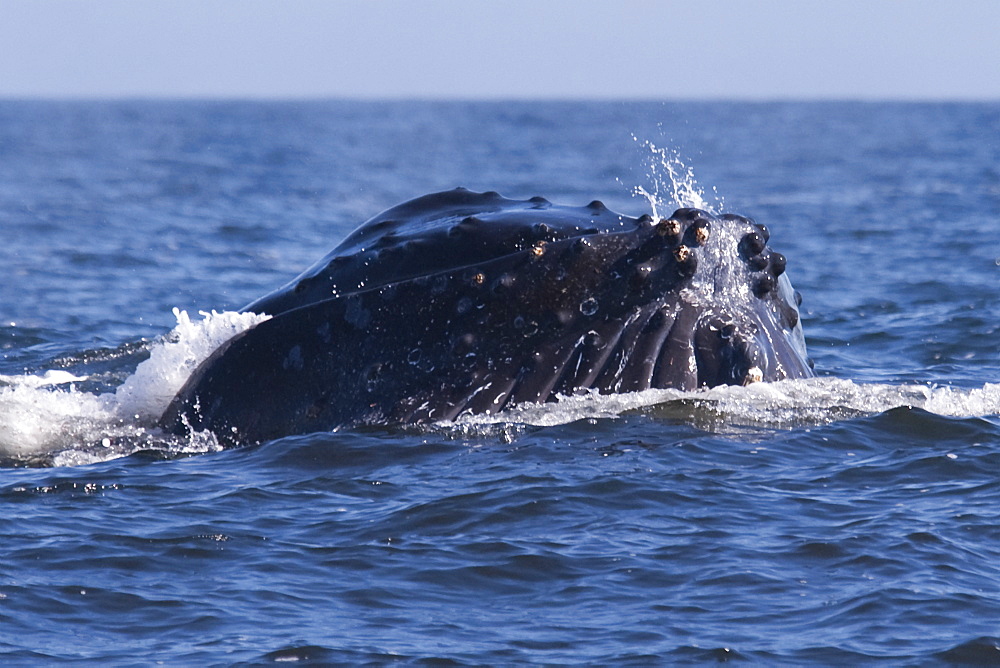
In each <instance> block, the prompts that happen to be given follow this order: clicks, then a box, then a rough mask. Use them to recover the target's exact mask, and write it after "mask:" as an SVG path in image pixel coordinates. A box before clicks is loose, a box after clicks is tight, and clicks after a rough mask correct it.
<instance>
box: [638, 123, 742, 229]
mask: <svg viewBox="0 0 1000 668" xmlns="http://www.w3.org/2000/svg"><path fill="white" fill-rule="evenodd" d="M632 141H635V142H638V141H639V138H638V137H636V136H635V135H634V134H633V135H632ZM642 146H644V147H645V148H646V149H647V151H648V152H647V153H645V156H644V157H645V161H646V166H647V170H648V171H647V176H648V178H649V188H647V187H646V186H643V185H637V186H634V187H633V188H632V195H633V196H634V197H643V198H645V200H646V201H647V202H649V206H650V209H651V210H652V216H653V218H661V217H664V216H667V215H669V214H670V213H672V212H673V211H674V210H675V209H678V208H694V209H704V210H705V211H708V212H710V213H714V214H716V215H718V214H719V213H722V210H723V208H724V206H725V202H724V200H723V198H722V197H721V196H720V195H719V194H718V192H716V190H715V188H714V187H713V188H712V195H711V196H708V195H706V193H705V189H704V188H702V187H701V186H700V185H698V181H697V180H696V179H695V177H694V170H693V169H692V168H691V167H690V166H688V165H687V164H686V163H685V162H684V160H683V159H682V158H681V155H680V152H679V151H678V150H677V149H676V148H661V147H658V146H656V145H655V144H654V143H653V142H651V141H649V140H648V139H646V140H643V141H642ZM650 189H651V190H650Z"/></svg>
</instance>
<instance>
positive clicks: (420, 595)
mask: <svg viewBox="0 0 1000 668" xmlns="http://www.w3.org/2000/svg"><path fill="white" fill-rule="evenodd" d="M456 186H464V187H467V188H470V189H473V190H480V191H485V190H497V191H499V192H500V193H501V194H503V195H505V196H507V197H514V198H528V197H531V196H534V195H542V196H544V197H546V198H548V199H549V200H551V201H553V202H558V203H561V204H570V205H582V204H586V203H587V202H590V201H591V200H593V199H601V200H602V201H604V203H605V204H607V206H608V207H609V208H611V209H614V210H617V211H621V212H623V213H628V214H630V215H639V214H642V213H654V212H656V213H659V214H660V215H665V214H669V213H670V211H672V210H673V209H674V208H676V207H677V206H682V205H685V206H686V205H692V204H696V205H700V206H703V207H705V208H709V209H711V210H713V211H717V212H722V211H733V212H737V213H741V214H744V215H749V216H752V217H754V218H755V219H756V220H758V221H759V222H761V223H764V224H766V225H767V226H768V227H769V229H770V231H771V242H770V243H771V245H772V246H773V247H774V248H775V249H776V250H778V251H780V252H781V253H783V254H784V255H785V256H787V258H788V272H787V273H788V275H789V276H790V278H791V281H792V283H793V284H794V285H795V287H796V288H797V289H798V290H799V291H800V292H801V293H802V294H803V296H804V301H803V307H802V308H803V317H802V321H803V325H804V328H805V334H806V340H807V344H808V346H809V351H810V355H811V356H812V358H813V359H814V361H815V364H816V370H817V373H818V377H817V378H815V379H809V380H798V381H784V382H780V383H760V384H754V385H751V386H749V387H745V388H744V387H731V388H717V389H713V390H705V391H699V392H690V393H680V392H669V391H663V392H659V393H657V392H654V391H650V392H646V393H638V394H631V395H619V396H607V397H599V396H580V397H572V398H566V399H565V400H563V401H560V402H557V403H553V404H546V405H542V406H526V407H521V408H518V409H516V410H514V411H511V412H510V413H507V414H502V415H499V416H492V417H488V418H486V417H484V418H469V419H465V420H462V421H459V422H458V423H454V424H452V423H449V424H436V425H427V426H420V427H383V428H364V429H355V430H344V431H338V432H335V433H319V434H308V435H301V436H294V437H288V438H283V439H279V440H275V441H271V442H267V443H262V444H259V445H253V446H247V447H243V448H236V449H229V450H222V449H221V448H219V447H218V446H217V445H216V444H215V443H214V442H213V440H212V439H211V438H196V437H192V438H190V439H178V438H173V437H170V438H168V437H166V436H164V435H163V434H161V433H159V432H158V430H157V429H156V428H155V421H156V418H157V417H158V415H159V413H160V412H161V411H162V410H163V408H164V407H165V405H166V402H169V400H170V398H171V397H172V396H173V393H174V392H175V391H176V390H177V388H178V387H179V386H180V384H182V383H183V381H184V379H185V378H186V377H187V374H189V373H190V371H191V369H192V368H193V365H194V364H196V363H197V360H199V359H203V358H204V357H205V356H206V355H207V354H208V353H210V352H211V350H212V349H214V348H215V347H216V346H218V345H220V344H221V343H222V342H223V341H225V340H226V338H228V337H229V336H232V335H233V333H235V332H236V331H238V330H239V329H240V328H245V327H248V326H252V324H253V323H252V322H249V321H247V320H246V316H239V315H237V314H235V313H234V311H237V310H238V309H239V308H240V307H242V306H244V305H245V304H247V303H249V302H251V301H253V300H254V299H256V298H257V297H259V296H261V295H263V294H265V293H267V292H270V291H271V290H273V289H275V288H277V287H279V286H281V285H283V284H285V283H286V282H287V281H288V280H290V279H291V278H293V277H294V276H295V275H297V274H298V273H299V272H301V271H302V270H303V269H305V268H306V267H308V266H309V265H311V264H312V263H313V262H315V261H316V260H318V259H319V258H320V257H322V256H323V255H324V254H326V253H327V252H328V251H329V250H330V249H331V248H333V247H334V246H335V245H336V244H337V243H338V242H339V241H340V240H341V239H342V238H343V237H344V236H346V235H347V234H348V233H349V232H350V231H351V230H352V229H353V228H354V227H356V226H357V225H358V224H360V223H361V222H363V221H364V220H366V219H367V218H369V217H371V216H373V215H375V214H376V213H378V212H380V211H382V210H384V209H386V208H388V207H390V206H392V205H394V204H397V203H399V202H401V201H404V200H406V199H410V198H412V197H415V196H418V195H422V194H425V193H429V192H435V191H439V190H446V189H450V188H453V187H456ZM0 239H2V243H0V271H2V273H3V276H4V280H3V282H2V284H0V465H2V468H0V661H2V662H3V663H4V664H32V663H39V664H48V663H59V662H84V663H93V664H118V665H121V664H147V663H153V662H163V663H166V664H168V665H258V664H268V663H278V662H286V661H298V662H299V663H302V664H310V663H313V664H348V665H356V664H375V665H380V664H389V663H399V664H403V665H406V664H421V665H423V664H431V665H509V664H527V663H538V664H556V665H558V664H574V665H576V664H593V665H664V664H702V663H713V662H716V661H729V660H732V661H738V662H749V663H754V664H764V665H856V664H871V663H880V662H884V663H888V664H892V665H941V664H958V665H961V664H997V663H1000V649H998V647H1000V373H998V370H1000V296H998V295H1000V290H998V288H1000V104H995V103H990V104H985V103H984V104H968V103H951V104H923V103H848V102H843V103H834V102H824V103H746V102H711V103H707V102H706V103H699V102H601V103H596V102H594V103H583V102H480V103H462V102H347V101H325V102H319V101H317V102H268V103H263V102H238V101H234V102H144V101H123V102H92V101H76V102H55V101H49V102H46V101H39V102H28V101H0Z"/></svg>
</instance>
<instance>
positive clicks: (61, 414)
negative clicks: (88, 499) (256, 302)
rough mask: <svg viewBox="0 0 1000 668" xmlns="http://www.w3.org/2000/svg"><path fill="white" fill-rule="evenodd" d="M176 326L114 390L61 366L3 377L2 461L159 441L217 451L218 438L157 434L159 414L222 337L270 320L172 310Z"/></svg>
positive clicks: (111, 453) (77, 458)
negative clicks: (88, 388) (89, 383)
mask: <svg viewBox="0 0 1000 668" xmlns="http://www.w3.org/2000/svg"><path fill="white" fill-rule="evenodd" d="M173 313H174V317H175V318H176V319H177V325H176V326H175V327H174V329H172V330H171V331H170V332H169V333H167V334H166V335H165V336H164V337H163V338H161V339H160V340H158V341H156V342H154V343H153V345H152V347H151V349H150V355H149V358H148V359H146V360H145V361H143V362H142V363H140V364H139V365H138V366H137V367H136V370H135V372H134V373H133V374H132V375H131V376H129V377H128V378H127V379H126V380H125V382H124V383H122V384H121V385H120V386H119V387H118V388H117V389H116V390H115V391H114V392H109V393H105V394H91V393H89V392H83V391H80V390H78V389H77V387H76V384H77V383H80V382H83V381H85V380H87V378H86V377H85V376H75V375H73V374H70V373H69V372H66V371H62V370H53V371H47V372H46V373H44V374H42V375H39V376H36V375H23V376H3V377H0V459H13V460H19V461H31V460H33V459H50V458H51V463H53V464H57V465H73V464H83V463H90V462H92V461H101V460H104V459H110V458H113V457H120V456H123V455H127V454H129V453H131V452H134V451H136V450H138V449H142V448H147V447H155V448H159V449H164V450H168V451H171V452H202V451H207V450H214V449H217V448H218V445H217V444H216V443H214V439H210V438H201V437H197V436H196V437H193V438H192V439H190V442H187V441H186V442H183V443H180V442H177V443H175V442H173V441H171V440H170V439H169V438H166V437H164V436H162V435H160V434H158V433H157V430H155V429H153V428H154V427H155V423H156V420H157V419H158V418H159V416H160V415H161V414H162V413H163V411H164V409H166V407H167V405H168V404H169V403H170V400H171V399H172V398H173V397H174V395H175V394H176V393H177V391H178V390H179V389H180V388H181V386H182V385H183V384H184V382H185V381H186V380H187V378H188V377H189V376H190V375H191V372H192V371H194V369H196V368H197V367H198V365H199V364H200V363H201V362H202V361H204V360H205V359H206V358H207V357H208V356H209V355H211V354H212V352H213V351H214V350H216V349H217V348H218V347H219V346H221V345H222V344H223V343H225V342H226V341H228V340H229V339H231V338H232V337H234V336H236V335H237V334H240V333H241V332H243V331H246V330H247V329H249V328H251V327H253V326H255V325H256V324H258V323H260V322H263V321H264V320H267V319H268V318H269V316H263V315H258V314H255V313H235V312H223V313H218V312H215V311H212V312H211V313H205V312H201V314H200V315H201V316H202V319H201V320H198V321H196V320H192V319H191V318H190V317H189V316H188V314H187V313H186V312H185V311H181V310H179V309H176V308H175V309H174V310H173Z"/></svg>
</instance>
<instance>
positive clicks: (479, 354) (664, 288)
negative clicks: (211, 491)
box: [160, 188, 813, 445]
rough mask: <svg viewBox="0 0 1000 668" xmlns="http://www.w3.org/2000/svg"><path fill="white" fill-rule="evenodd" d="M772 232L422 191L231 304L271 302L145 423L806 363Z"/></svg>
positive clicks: (772, 374) (260, 428)
mask: <svg viewBox="0 0 1000 668" xmlns="http://www.w3.org/2000/svg"><path fill="white" fill-rule="evenodd" d="M768 240H769V234H768V230H767V228H766V227H765V226H763V225H760V224H757V223H756V222H755V221H753V220H752V219H749V218H745V217H742V216H738V215H734V214H724V215H720V216H716V215H713V214H711V213H708V212H706V211H702V210H700V209H692V208H683V209H678V210H677V211H675V212H674V213H673V214H672V215H671V216H669V217H667V218H662V219H654V218H653V217H652V216H650V215H648V214H646V215H641V216H638V217H630V216H626V215H623V214H620V213H615V212H614V211H611V210H610V209H608V208H607V207H605V206H604V205H603V204H602V203H601V202H599V201H596V200H595V201H593V202H591V203H590V204H588V205H586V206H582V207H571V206H564V205H558V204H553V203H551V202H549V201H548V200H546V199H544V198H542V197H533V198H531V199H527V200H515V199H507V198H505V197H502V196H501V195H499V194H498V193H495V192H484V193H477V192H472V191H469V190H465V189H462V188H459V189H455V190H451V191H446V192H441V193H435V194H430V195H425V196H423V197H418V198H417V199H414V200H411V201H408V202H405V203H403V204H399V205H397V206H395V207H393V208H391V209H388V210H386V211H385V212H383V213H381V214H379V215H377V216H375V217H374V218H372V219H370V220H369V221H367V222H366V223H364V224H363V225H361V226H360V227H359V228H358V229H356V230H355V231H354V232H352V233H351V234H350V235H349V236H347V238H346V239H344V241H343V242H342V243H341V244H340V245H339V246H337V247H336V248H334V250H333V251H331V252H330V253H329V254H328V255H327V256H326V257H324V258H323V259H322V260H320V261H319V262H318V263H316V264H315V265H314V266H313V267H311V268H310V269H308V270H307V271H305V272H304V273H303V274H302V275H300V276H299V277H298V278H296V279H294V280H293V281H291V282H290V283H288V284H287V285H286V286H284V287H283V288H281V289H279V290H277V291H275V292H273V293H271V294H269V295H266V296H264V297H262V298H260V299H258V300H257V301H255V302H253V303H251V304H249V305H247V306H246V307H245V308H244V310H245V311H252V312H256V313H262V314H268V315H270V316H272V317H271V318H270V319H268V320H266V321H264V322H261V323H260V324H258V325H256V326H255V327H253V328H251V329H249V330H247V331H246V332H243V333H242V334H239V335H237V336H236V337H234V338H233V339H231V340H230V341H228V342H227V343H225V344H223V345H222V346H221V347H220V348H219V349H217V350H216V351H215V352H214V353H213V354H212V355H211V356H210V357H208V358H207V359H206V360H205V361H204V362H203V363H202V364H201V365H200V366H199V367H198V368H197V369H196V370H195V372H194V373H193V374H192V375H191V377H190V378H189V379H188V380H187V382H186V383H185V385H184V386H183V387H182V388H181V390H180V391H179V392H178V393H177V395H176V397H174V399H173V400H172V402H171V403H170V405H169V407H168V408H167V409H166V411H165V413H164V414H163V416H162V418H161V420H160V425H161V427H162V428H164V429H165V430H167V431H169V432H172V433H175V434H179V435H185V434H188V433H190V432H191V431H201V430H206V429H207V430H210V431H211V432H213V433H214V434H215V435H216V436H217V437H218V439H219V441H220V442H221V443H223V444H225V445H239V444H246V443H253V442H260V441H264V440H270V439H274V438H279V437H282V436H287V435H292V434H302V433H311V432H316V431H329V430H336V429H341V428H347V427H356V426H362V425H390V424H411V423H423V422H433V421H441V420H453V419H455V418H458V417H460V416H462V415H464V414H478V413H496V412H499V411H502V410H503V409H505V408H507V407H510V406H514V405H517V404H521V403H526V402H545V401H552V400H555V399H556V397H558V396H559V395H572V394H574V393H577V392H580V391H594V390H596V391H598V392H600V393H618V392H632V391H639V390H645V389H649V388H674V389H679V390H696V389H698V388H705V387H714V386H717V385H724V384H729V385H743V384H748V383H752V382H757V381H775V380H781V379H786V378H803V377H809V376H811V375H813V372H812V363H811V361H810V360H809V358H808V356H807V354H806V348H805V341H804V338H803V334H802V327H801V324H800V322H799V311H798V305H799V300H800V298H799V296H798V293H796V292H795V291H794V290H793V289H792V287H791V283H790V282H789V280H788V277H787V275H786V274H785V264H786V262H785V258H784V256H782V255H781V254H780V253H777V252H775V251H773V250H771V248H770V247H769V246H768Z"/></svg>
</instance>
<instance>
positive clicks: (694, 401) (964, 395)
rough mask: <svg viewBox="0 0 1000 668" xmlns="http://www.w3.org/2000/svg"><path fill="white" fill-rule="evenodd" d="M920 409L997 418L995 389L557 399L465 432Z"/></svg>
mask: <svg viewBox="0 0 1000 668" xmlns="http://www.w3.org/2000/svg"><path fill="white" fill-rule="evenodd" d="M904 406H905V407H913V408H921V409H923V410H926V411H928V412H930V413H935V414H938V415H942V416H947V417H960V418H968V417H981V416H990V415H1000V384H994V383H987V384H985V385H984V386H983V387H982V388H974V389H959V388H953V387H932V386H927V385H918V384H911V383H906V384H900V385H892V384H888V383H856V382H854V381H851V380H844V379H840V378H809V379H801V380H785V381H780V382H775V383H753V384H751V385H748V386H746V387H739V386H720V387H716V388H712V389H708V390H699V391H696V392H681V391H679V390H645V391H643V392H631V393H626V394H612V395H601V394H597V393H596V392H589V393H586V394H581V395H578V396H572V397H558V401H557V402H555V403H545V404H525V405H521V406H518V407H516V408H513V409H511V410H507V411H504V412H502V413H499V414H496V415H466V416H462V417H461V418H459V419H458V420H457V421H456V423H454V424H457V425H459V426H460V427H462V428H467V427H473V428H476V427H487V428H488V427H491V426H496V425H510V424H525V425H532V426H554V425H560V424H567V423H570V422H575V421H577V420H583V419H594V418H609V417H617V416H620V415H622V414H623V413H628V412H630V411H639V410H642V411H644V412H649V413H651V414H652V415H661V416H663V417H674V418H679V419H682V420H684V421H688V422H691V423H693V424H695V425H697V426H698V427H700V428H704V429H708V430H711V431H716V432H730V431H742V430H744V429H745V428H747V427H751V428H779V429H780V428H785V429H791V428H796V427H803V426H810V425H821V424H828V423H831V422H835V421H838V420H842V419H845V418H849V417H859V416H865V415H874V414H877V413H881V412H884V411H887V410H891V409H893V408H898V407H904Z"/></svg>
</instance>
